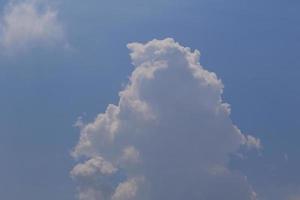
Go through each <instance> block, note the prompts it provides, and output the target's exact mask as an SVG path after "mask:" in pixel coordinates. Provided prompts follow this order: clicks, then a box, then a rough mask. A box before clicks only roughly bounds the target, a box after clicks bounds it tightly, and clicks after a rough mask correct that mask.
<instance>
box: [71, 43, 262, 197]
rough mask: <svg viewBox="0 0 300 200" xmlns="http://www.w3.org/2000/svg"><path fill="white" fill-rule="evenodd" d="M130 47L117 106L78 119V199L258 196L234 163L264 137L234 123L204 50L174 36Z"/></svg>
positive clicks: (255, 146) (73, 173) (74, 173)
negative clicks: (234, 168) (128, 70)
mask: <svg viewBox="0 0 300 200" xmlns="http://www.w3.org/2000/svg"><path fill="white" fill-rule="evenodd" d="M128 48H129V49H130V50H131V54H130V55H131V59H132V63H133V65H134V66H135V69H134V71H133V72H132V74H131V76H130V80H129V83H128V84H127V86H126V88H125V89H124V90H122V91H121V92H120V93H119V96H120V100H119V103H118V105H109V106H108V107H107V110H106V111H105V112H104V113H101V114H99V115H98V116H97V117H96V119H95V120H94V121H93V122H91V123H89V124H83V123H82V122H79V123H78V124H80V125H81V126H80V129H81V135H80V140H79V143H78V145H77V146H76V147H75V149H74V151H73V156H74V157H76V158H83V160H85V161H83V162H82V163H79V164H78V165H76V166H75V167H74V168H73V170H72V171H71V176H72V177H73V179H74V180H75V181H76V182H77V183H78V191H79V195H78V196H79V199H81V200H100V199H103V200H166V199H172V200H182V199H188V200H199V199H203V200H205V199H207V200H220V199H223V200H241V199H243V200H254V199H256V194H255V192H254V191H253V189H252V188H251V186H250V185H249V183H248V182H247V179H246V177H244V176H243V175H241V174H240V173H238V172H234V171H231V170H230V169H229V168H228V162H229V156H230V155H231V154H232V153H235V152H236V151H238V150H239V148H241V147H242V146H245V147H246V148H260V142H259V140H258V139H256V138H254V137H252V136H249V135H244V134H242V133H241V132H240V130H239V129H238V128H237V127H236V126H235V125H234V124H233V123H232V121H231V119H230V107H229V105H228V104H226V103H224V102H223V100H222V93H223V84H222V82H221V80H219V79H218V78H217V76H216V75H215V74H214V73H212V72H209V71H207V70H205V69H204V68H203V67H202V66H201V65H200V64H199V57H200V53H199V52H198V51H197V50H196V51H192V50H191V49H190V48H186V47H183V46H181V45H180V44H178V43H176V42H175V41H174V40H173V39H170V38H168V39H165V40H153V41H150V42H148V43H146V44H141V43H131V44H128ZM80 160H82V159H80Z"/></svg>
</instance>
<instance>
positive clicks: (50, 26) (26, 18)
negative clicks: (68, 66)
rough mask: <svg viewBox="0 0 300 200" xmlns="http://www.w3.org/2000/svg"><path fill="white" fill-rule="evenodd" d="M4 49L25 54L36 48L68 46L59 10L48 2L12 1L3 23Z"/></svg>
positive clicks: (37, 0) (0, 40) (2, 42)
mask: <svg viewBox="0 0 300 200" xmlns="http://www.w3.org/2000/svg"><path fill="white" fill-rule="evenodd" d="M0 36H1V39H0V43H1V46H2V49H3V50H5V51H9V52H12V51H13V52H15V51H20V50H21V51H23V50H26V49H29V48H32V47H35V46H43V45H45V46H49V45H50V46H51V45H57V44H59V45H62V46H65V45H66V41H65V33H64V28H63V26H62V24H61V23H60V21H59V19H58V11H57V10H56V9H54V8H53V7H51V6H50V5H49V3H47V2H46V1H39V0H23V1H9V3H8V4H7V6H6V7H5V8H4V15H3V16H2V20H1V35H0Z"/></svg>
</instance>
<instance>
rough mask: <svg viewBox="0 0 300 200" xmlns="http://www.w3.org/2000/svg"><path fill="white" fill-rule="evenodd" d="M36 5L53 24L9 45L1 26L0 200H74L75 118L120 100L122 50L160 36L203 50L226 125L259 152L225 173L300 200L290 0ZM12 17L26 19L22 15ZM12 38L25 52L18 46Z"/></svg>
mask: <svg viewBox="0 0 300 200" xmlns="http://www.w3.org/2000/svg"><path fill="white" fill-rule="evenodd" d="M24 2H25V3H28V4H29V5H34V4H35V3H32V2H31V1H30V0H29V1H25V0H20V1H18V2H14V3H13V5H12V7H13V6H18V5H19V4H22V3H24ZM9 3H10V1H3V0H1V1H0V6H1V10H2V12H1V16H2V20H1V21H3V19H5V16H10V13H11V11H9V9H8V8H9V6H8V5H9ZM41 4H42V7H43V6H44V5H49V6H50V7H51V11H54V13H56V12H57V15H55V17H54V19H52V18H51V19H50V20H54V22H53V23H55V24H56V25H57V26H56V25H53V24H51V23H50V25H49V23H48V21H46V22H45V21H42V22H45V24H46V25H45V27H44V28H45V31H46V32H43V31H42V32H41V34H40V33H37V34H34V33H32V32H29V33H27V32H25V30H24V32H23V30H22V29H21V34H17V35H16V36H14V37H17V39H15V40H13V41H16V42H12V43H9V44H7V43H5V40H4V39H3V38H6V37H8V35H7V34H12V32H9V31H7V32H5V31H3V30H10V29H9V26H7V25H5V24H4V23H3V22H2V28H1V31H2V32H1V37H2V39H1V49H0V51H1V53H0V57H1V58H0V88H1V91H2V92H1V93H0V108H1V112H0V136H1V140H0V156H1V158H2V159H1V165H0V177H1V179H0V198H1V199H6V200H16V199H21V198H22V199H25V200H27V199H28V200H29V199H30V200H35V199H43V200H50V199H51V200H52V199H58V200H73V199H75V194H76V184H75V183H74V182H73V181H72V179H71V178H70V170H71V169H72V168H73V166H74V165H75V161H74V159H73V158H72V157H71V156H70V152H71V151H72V149H73V148H74V146H75V145H76V144H77V142H78V138H79V132H80V131H79V130H78V129H77V128H75V127H74V126H73V125H74V123H75V122H76V120H77V117H79V116H83V121H84V122H86V123H88V122H91V121H92V120H93V119H94V118H95V116H96V115H97V114H98V113H103V112H104V111H105V109H106V107H107V105H108V104H110V103H114V104H116V103H117V102H118V99H119V97H118V92H119V91H120V90H122V89H123V88H124V86H125V85H126V83H127V82H128V77H129V76H130V74H131V72H132V71H133V70H134V67H133V66H132V64H131V59H130V57H129V50H128V49H127V47H126V45H127V44H128V43H131V42H142V43H145V42H147V41H150V40H152V39H154V38H157V39H164V38H166V37H171V38H174V39H175V40H176V41H178V42H179V43H180V44H181V45H183V46H188V47H191V48H192V49H198V50H199V51H200V52H201V58H200V63H201V65H202V66H204V67H205V69H207V70H208V71H212V72H215V73H216V74H217V75H218V77H219V78H220V79H221V80H222V81H223V84H224V86H225V89H224V94H223V99H224V101H226V102H228V103H230V105H231V108H232V114H231V119H232V121H233V122H234V124H236V125H237V126H238V127H239V128H240V129H241V131H242V132H243V133H246V134H251V135H253V136H255V137H257V138H259V139H260V140H261V142H262V146H263V148H262V149H261V150H260V151H261V152H259V153H257V152H250V153H248V154H247V155H246V156H245V158H243V159H238V158H234V159H232V160H231V162H230V165H231V167H230V168H232V169H234V170H238V171H239V172H240V173H242V174H244V175H245V176H247V178H248V182H249V183H250V184H251V186H252V187H253V188H254V190H255V191H256V193H258V196H259V197H260V199H262V200H264V199H272V200H274V199H275V200H277V199H282V200H297V198H300V192H299V189H300V176H299V175H298V174H299V173H298V169H299V166H300V159H299V156H298V155H299V151H300V149H299V145H298V141H299V139H300V137H299V135H298V133H299V131H300V125H299V123H298V119H299V116H298V115H299V111H300V110H299V106H298V102H299V100H300V89H299V86H298V85H299V84H298V80H299V76H300V71H299V69H298V67H299V64H300V61H299V59H298V58H299V56H298V54H299V49H300V45H299V42H298V39H299V34H300V28H299V25H298V24H299V21H300V16H299V12H298V10H299V8H300V2H298V1H295V0H288V1H282V0H273V1H271V0H265V1H257V0H254V1H253V0H239V1H238V0H230V1H224V0H209V1H208V0H188V1H180V0H172V1H171V0H152V1H137V0H129V1H126V2H125V1H120V0H112V1H99V0H90V1H87V2H83V1H78V0H75V1H74V0H72V1H71V0H56V1H55V2H53V1H51V2H47V1H42V3H41ZM12 9H13V8H11V10H12ZM37 9H40V7H38V8H37ZM6 10H8V11H6ZM44 12H46V11H44V10H43V9H41V10H39V11H38V13H39V14H40V15H43V13H44ZM21 14H22V13H21ZM23 14H24V13H23ZM25 14H26V12H25ZM17 19H18V20H17V21H18V22H19V23H20V24H22V23H23V24H26V23H24V22H22V20H23V19H24V20H25V18H22V17H21V18H17ZM14 23H16V22H14ZM29 26H30V25H29ZM49 26H51V27H50V28H49ZM29 28H31V27H29ZM48 28H49V29H48ZM13 30H15V29H13ZM57 30H60V31H62V32H63V36H61V35H60V34H58V32H57ZM22 32H23V33H22ZM48 32H49V35H50V36H47V37H46V36H45V35H47V34H45V33H48ZM51 34H52V35H51ZM20 35H21V36H20ZM24 35H25V36H24ZM52 36H53V37H52ZM13 39H14V38H13ZM24 41H25V42H24ZM22 42H24V44H23V43H22ZM20 43H22V44H23V46H22V47H16V46H18V45H19V44H20ZM19 48H20V49H19ZM190 98H193V97H190ZM294 196H295V197H294Z"/></svg>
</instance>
